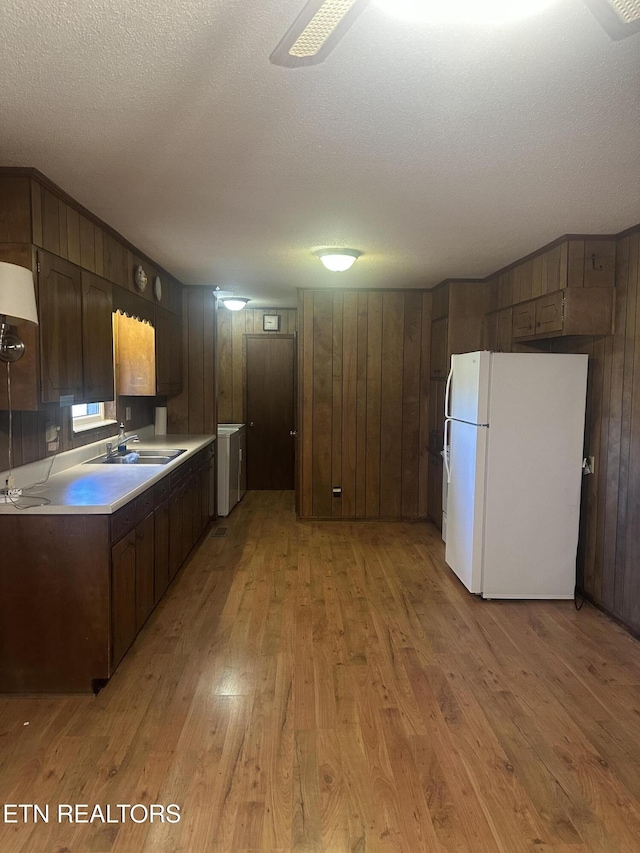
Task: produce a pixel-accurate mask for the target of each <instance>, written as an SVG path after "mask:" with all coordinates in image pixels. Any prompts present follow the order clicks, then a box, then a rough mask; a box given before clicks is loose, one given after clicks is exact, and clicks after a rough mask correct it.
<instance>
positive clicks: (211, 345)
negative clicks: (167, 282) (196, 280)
mask: <svg viewBox="0 0 640 853" xmlns="http://www.w3.org/2000/svg"><path fill="white" fill-rule="evenodd" d="M216 313H217V308H216V299H215V297H214V296H213V292H212V290H211V289H210V288H208V287H184V288H183V290H182V342H183V354H182V393H181V394H179V395H178V396H177V397H170V398H169V401H168V421H169V423H168V430H169V432H174V433H181V434H186V433H192V434H200V435H213V434H215V431H216V427H217V423H218V420H217V389H216Z"/></svg>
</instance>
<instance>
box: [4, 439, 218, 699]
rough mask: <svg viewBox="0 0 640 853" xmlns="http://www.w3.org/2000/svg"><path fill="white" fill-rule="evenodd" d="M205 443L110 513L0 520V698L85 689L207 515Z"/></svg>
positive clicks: (97, 679) (143, 614)
mask: <svg viewBox="0 0 640 853" xmlns="http://www.w3.org/2000/svg"><path fill="white" fill-rule="evenodd" d="M213 458H214V445H213V444H211V445H209V447H207V448H205V450H202V451H200V453H198V454H197V455H196V456H194V457H193V458H192V459H190V460H187V461H186V462H185V463H184V464H183V465H182V466H180V467H178V468H176V469H175V470H174V471H173V473H172V474H170V475H169V476H167V477H165V478H163V479H162V480H161V481H160V482H158V483H156V484H155V485H154V486H151V487H150V488H149V489H147V491H145V492H144V493H143V494H141V495H140V496H139V497H137V498H135V499H134V500H132V501H130V502H129V503H128V504H126V505H125V506H124V507H122V508H121V509H119V510H118V511H117V512H115V513H113V514H112V515H93V514H88V515H82V514H70V515H58V516H56V515H53V514H51V515H49V514H48V515H28V514H20V515H9V514H7V515H0V541H1V542H3V548H4V553H3V557H4V558H6V559H5V561H4V562H3V565H2V571H1V572H0V693H34V692H43V693H44V692H89V691H91V690H96V689H98V688H99V687H100V686H102V685H103V684H104V683H105V682H106V681H107V680H108V679H109V678H110V677H111V675H112V674H113V672H114V671H115V669H116V667H117V666H118V664H119V663H120V661H121V660H122V658H123V657H124V655H125V654H126V652H127V649H128V648H129V647H130V646H131V644H132V643H133V641H134V640H135V638H136V635H137V634H138V632H139V630H140V629H141V628H142V626H143V625H144V623H145V622H146V620H147V619H148V617H149V615H150V613H151V611H152V610H153V608H154V606H155V605H156V604H157V602H158V601H159V600H160V598H161V597H162V594H163V593H164V591H165V590H166V588H167V586H168V584H169V582H170V580H171V579H173V578H174V577H175V575H176V574H177V572H178V569H179V568H180V566H181V565H182V564H183V562H184V560H185V559H186V558H187V557H188V555H189V553H190V552H191V550H192V548H193V545H194V544H195V543H196V542H197V541H198V539H199V538H200V536H201V535H202V532H203V531H204V529H205V527H206V526H207V524H208V523H209V520H210V518H211V516H210V514H209V512H210V503H209V494H210V483H211V472H212V471H213Z"/></svg>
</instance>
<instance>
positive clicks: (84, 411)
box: [71, 403, 105, 432]
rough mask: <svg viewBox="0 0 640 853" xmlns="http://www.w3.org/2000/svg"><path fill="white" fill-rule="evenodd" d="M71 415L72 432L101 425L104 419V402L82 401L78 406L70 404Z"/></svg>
mask: <svg viewBox="0 0 640 853" xmlns="http://www.w3.org/2000/svg"><path fill="white" fill-rule="evenodd" d="M71 416H72V418H73V431H74V432H82V430H85V429H92V428H94V427H97V426H102V425H103V424H104V421H105V415H104V403H82V404H81V405H79V406H72V407H71Z"/></svg>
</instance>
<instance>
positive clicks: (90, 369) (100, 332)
mask: <svg viewBox="0 0 640 853" xmlns="http://www.w3.org/2000/svg"><path fill="white" fill-rule="evenodd" d="M82 356H83V367H84V401H85V402H86V403H97V402H102V401H104V400H113V319H112V302H111V282H109V281H105V279H103V278H100V277H99V276H97V275H93V273H90V272H86V271H85V270H83V271H82Z"/></svg>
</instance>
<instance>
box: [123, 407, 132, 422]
mask: <svg viewBox="0 0 640 853" xmlns="http://www.w3.org/2000/svg"><path fill="white" fill-rule="evenodd" d="M124 419H125V421H130V420H131V406H126V407H125V410H124Z"/></svg>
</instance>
